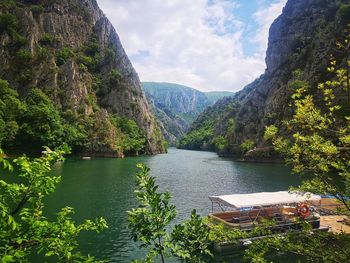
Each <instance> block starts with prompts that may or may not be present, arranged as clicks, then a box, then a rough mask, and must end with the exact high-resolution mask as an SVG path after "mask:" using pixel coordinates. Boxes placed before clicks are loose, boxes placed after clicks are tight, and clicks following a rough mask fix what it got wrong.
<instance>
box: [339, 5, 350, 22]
mask: <svg viewBox="0 0 350 263" xmlns="http://www.w3.org/2000/svg"><path fill="white" fill-rule="evenodd" d="M339 14H340V17H341V19H342V20H343V22H344V23H345V24H347V23H349V22H350V4H342V5H341V6H340V8H339Z"/></svg>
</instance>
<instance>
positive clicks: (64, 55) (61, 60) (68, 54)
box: [56, 48, 74, 66]
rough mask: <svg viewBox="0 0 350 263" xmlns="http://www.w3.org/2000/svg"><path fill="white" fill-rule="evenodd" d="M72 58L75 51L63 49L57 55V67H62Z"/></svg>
mask: <svg viewBox="0 0 350 263" xmlns="http://www.w3.org/2000/svg"><path fill="white" fill-rule="evenodd" d="M72 57H74V51H73V50H72V49H71V48H63V49H62V50H61V51H59V52H58V53H57V54H56V63H57V66H62V65H63V64H65V63H66V62H67V61H68V59H70V58H72Z"/></svg>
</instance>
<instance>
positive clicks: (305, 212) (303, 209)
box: [299, 203, 310, 218]
mask: <svg viewBox="0 0 350 263" xmlns="http://www.w3.org/2000/svg"><path fill="white" fill-rule="evenodd" d="M299 213H300V215H301V216H302V217H303V218H306V217H308V216H309V215H310V208H309V206H308V205H307V204H305V203H302V204H300V206H299Z"/></svg>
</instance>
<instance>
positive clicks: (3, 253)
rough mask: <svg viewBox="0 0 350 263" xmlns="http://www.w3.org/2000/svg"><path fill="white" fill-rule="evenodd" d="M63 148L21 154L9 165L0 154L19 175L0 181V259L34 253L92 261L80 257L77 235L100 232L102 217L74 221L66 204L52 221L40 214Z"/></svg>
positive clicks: (56, 180) (22, 258) (17, 259)
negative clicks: (11, 180) (35, 155)
mask: <svg viewBox="0 0 350 263" xmlns="http://www.w3.org/2000/svg"><path fill="white" fill-rule="evenodd" d="M65 153H67V149H65V148H57V149H56V150H55V151H51V150H50V149H49V148H47V147H46V148H45V152H44V155H43V156H42V157H40V158H35V159H33V160H30V159H29V158H27V157H25V156H24V157H20V158H18V159H15V160H14V164H15V165H16V171H18V172H16V173H14V172H13V171H14V169H13V167H12V165H11V164H10V163H9V162H8V161H7V160H4V159H3V158H1V157H0V162H1V163H2V165H3V166H4V168H5V169H8V170H9V171H10V172H12V173H13V175H14V176H15V177H17V178H18V180H16V181H20V183H7V182H6V181H4V180H0V193H1V194H0V211H1V213H0V225H1V228H0V261H1V262H29V259H28V257H29V256H30V255H31V254H32V253H37V254H40V255H42V256H43V257H50V258H52V259H53V260H55V261H56V262H94V261H95V260H94V258H93V257H90V256H87V257H86V256H83V255H82V254H81V253H80V252H79V251H77V248H78V241H77V237H78V236H79V234H80V233H81V232H83V231H97V232H98V231H101V230H103V229H105V228H107V224H106V221H105V220H104V219H103V218H99V219H96V220H95V221H91V220H86V221H85V222H83V223H82V224H79V225H78V224H76V223H75V222H74V221H73V220H72V219H71V217H70V215H71V214H72V213H74V210H73V208H70V207H65V208H63V209H62V210H61V211H60V212H58V213H57V218H56V220H55V221H51V220H49V219H47V218H46V217H45V216H44V215H43V210H44V202H43V200H44V198H45V197H46V196H47V195H49V194H50V193H52V192H54V190H55V187H56V185H57V184H58V183H59V181H60V177H58V176H51V175H50V170H51V166H52V165H53V164H54V163H56V162H57V161H62V160H63V158H62V154H65Z"/></svg>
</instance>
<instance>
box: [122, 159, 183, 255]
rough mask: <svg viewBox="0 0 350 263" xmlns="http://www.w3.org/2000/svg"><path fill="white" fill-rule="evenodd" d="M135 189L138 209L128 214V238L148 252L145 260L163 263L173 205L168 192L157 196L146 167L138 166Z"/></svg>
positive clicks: (173, 211) (173, 212)
mask: <svg viewBox="0 0 350 263" xmlns="http://www.w3.org/2000/svg"><path fill="white" fill-rule="evenodd" d="M138 168H139V169H140V172H139V173H138V174H137V175H136V177H137V188H136V190H135V193H136V197H137V200H138V202H139V207H138V208H134V209H132V210H131V211H128V221H129V228H130V229H131V235H132V238H133V239H134V240H135V241H136V240H139V241H140V242H141V247H147V248H150V249H149V253H148V257H149V258H154V256H156V255H159V256H160V257H161V259H162V262H164V253H165V249H166V246H165V244H164V240H165V238H166V236H167V232H166V227H167V226H168V225H169V223H170V222H171V221H172V220H173V219H174V218H175V216H176V211H175V206H174V205H171V204H170V193H169V192H165V193H158V192H157V190H158V186H157V185H156V184H155V179H154V178H153V177H151V176H149V175H148V172H149V168H147V167H146V166H144V165H142V164H139V165H138Z"/></svg>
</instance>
